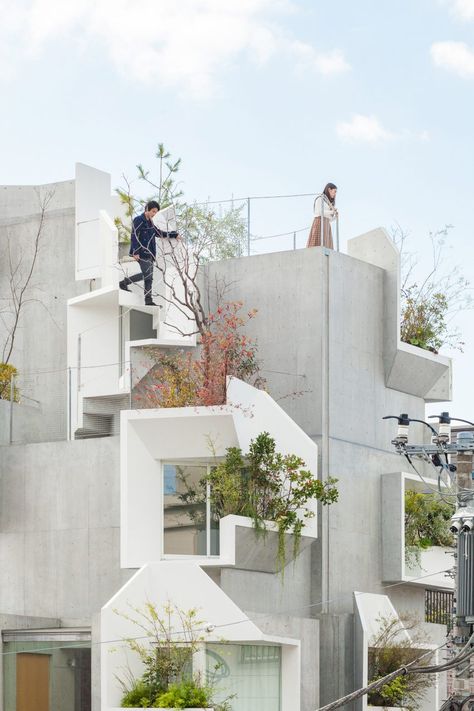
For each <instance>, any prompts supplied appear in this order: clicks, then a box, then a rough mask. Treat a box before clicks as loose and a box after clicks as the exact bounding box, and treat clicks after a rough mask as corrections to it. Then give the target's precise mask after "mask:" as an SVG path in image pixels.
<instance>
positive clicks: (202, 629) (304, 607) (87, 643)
mask: <svg viewBox="0 0 474 711" xmlns="http://www.w3.org/2000/svg"><path fill="white" fill-rule="evenodd" d="M449 570H450V568H445V569H444V570H439V571H437V572H435V573H429V574H428V575H420V576H418V577H416V578H410V580H409V581H407V580H402V581H400V582H398V583H390V584H389V585H382V586H381V588H382V589H383V590H386V589H388V588H395V587H398V586H400V585H407V583H414V582H417V581H418V580H424V579H426V578H431V577H433V576H435V575H441V574H442V573H447V572H449ZM371 594H372V593H370V592H363V591H361V592H354V593H345V594H342V595H338V596H336V597H334V598H331V599H330V600H320V601H318V602H313V603H309V604H307V605H300V606H298V607H291V608H288V609H286V610H280V611H276V612H271V613H268V614H266V615H260V616H259V618H258V619H257V620H256V621H255V622H253V620H252V619H251V618H249V617H246V618H244V619H241V620H234V621H232V622H223V623H221V624H218V625H213V624H212V623H207V624H206V625H205V626H203V627H200V628H197V629H196V630H194V632H195V633H200V632H207V633H209V632H210V631H214V630H216V629H223V628H226V627H234V626H235V625H241V624H246V623H248V622H251V623H252V624H255V625H257V624H258V623H259V622H261V621H262V620H264V619H266V618H269V617H275V616H276V615H289V614H291V613H292V612H299V611H301V610H307V609H310V608H313V607H320V606H322V605H327V604H331V603H334V602H339V601H341V600H344V599H346V598H347V597H350V596H352V595H355V596H362V595H371ZM45 629H46V631H47V629H48V628H45ZM26 631H29V632H31V629H29V628H28V629H25V630H18V632H26ZM65 631H67V628H65ZM169 634H170V635H178V634H182V631H181V630H176V631H171V632H170V633H169ZM146 639H150V635H139V636H137V637H127V638H126V639H124V638H123V637H121V638H119V639H111V640H99V641H97V642H93V641H89V640H87V641H84V642H81V643H78V644H77V645H74V643H71V644H70V643H68V642H64V645H65V647H64V648H65V649H70V648H74V647H77V648H80V649H83V648H89V647H91V646H100V645H103V644H120V643H123V644H127V642H128V640H129V641H141V640H146ZM27 641H28V640H23V641H22V642H12V643H15V644H23V643H25V642H27ZM222 643H223V644H224V643H225V640H224V641H223V642H222ZM443 646H444V645H443ZM54 649H57V646H56V647H41V648H38V649H35V650H34V651H35V652H48V651H51V650H54ZM433 651H436V650H433ZM17 652H18V650H16V651H9V652H3V651H2V652H1V653H0V656H5V655H11V654H17Z"/></svg>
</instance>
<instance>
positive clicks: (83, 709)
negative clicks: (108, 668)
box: [3, 630, 91, 711]
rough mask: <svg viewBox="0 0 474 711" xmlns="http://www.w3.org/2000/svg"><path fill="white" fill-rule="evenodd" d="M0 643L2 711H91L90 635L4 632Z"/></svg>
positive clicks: (83, 633) (37, 631)
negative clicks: (0, 655) (1, 658)
mask: <svg viewBox="0 0 474 711" xmlns="http://www.w3.org/2000/svg"><path fill="white" fill-rule="evenodd" d="M61 637H63V640H61ZM73 637H75V638H76V639H75V641H66V638H67V640H72V638H73ZM3 639H4V643H3V652H4V655H5V656H4V657H3V693H4V706H3V708H4V711H21V710H27V709H33V708H34V709H35V711H50V710H52V709H54V711H91V649H90V632H89V633H85V632H78V633H76V634H74V635H68V632H67V630H17V631H14V632H13V631H11V632H10V631H8V632H5V631H4V632H3Z"/></svg>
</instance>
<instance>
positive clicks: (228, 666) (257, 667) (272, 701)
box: [206, 644, 281, 711]
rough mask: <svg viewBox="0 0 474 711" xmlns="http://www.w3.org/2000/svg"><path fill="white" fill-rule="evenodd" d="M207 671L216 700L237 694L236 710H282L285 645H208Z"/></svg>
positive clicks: (233, 708)
mask: <svg viewBox="0 0 474 711" xmlns="http://www.w3.org/2000/svg"><path fill="white" fill-rule="evenodd" d="M206 674H207V678H208V680H209V683H210V684H211V685H212V686H215V688H216V689H217V694H216V700H217V701H218V702H222V701H224V699H226V698H228V697H229V696H233V698H232V700H231V702H230V705H231V708H232V711H248V709H258V711H279V709H280V703H281V701H280V699H281V692H280V688H281V648H280V647H275V646H268V645H263V644H208V645H206Z"/></svg>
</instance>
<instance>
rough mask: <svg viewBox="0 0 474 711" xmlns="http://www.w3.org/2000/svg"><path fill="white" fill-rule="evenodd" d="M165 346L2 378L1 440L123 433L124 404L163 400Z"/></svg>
mask: <svg viewBox="0 0 474 711" xmlns="http://www.w3.org/2000/svg"><path fill="white" fill-rule="evenodd" d="M161 350H162V348H160V347H147V348H143V347H140V348H132V349H131V353H132V354H133V359H132V360H130V361H126V360H124V359H123V360H121V361H120V362H117V363H106V364H97V365H88V364H82V365H81V366H80V367H74V368H72V367H70V368H62V369H55V370H49V371H47V370H42V371H36V372H19V373H18V374H17V375H14V376H13V377H12V378H11V379H9V381H8V382H7V383H2V384H1V385H2V387H1V389H0V445H8V444H25V443H35V442H54V441H60V440H68V439H93V438H98V437H112V436H115V435H118V434H120V413H121V411H122V410H130V409H150V408H156V407H158V406H159V399H158V398H157V397H156V396H155V395H154V393H155V387H156V385H157V383H156V379H157V377H158V374H157V371H156V368H155V365H156V358H157V354H158V353H160V352H161ZM166 350H167V352H168V353H169V352H170V348H169V347H168V348H167V349H166Z"/></svg>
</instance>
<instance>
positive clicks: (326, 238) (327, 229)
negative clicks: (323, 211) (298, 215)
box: [306, 217, 334, 249]
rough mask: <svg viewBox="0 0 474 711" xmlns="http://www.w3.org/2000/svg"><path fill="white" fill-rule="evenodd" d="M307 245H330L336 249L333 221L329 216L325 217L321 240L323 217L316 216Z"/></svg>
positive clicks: (330, 247)
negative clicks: (331, 221) (333, 239)
mask: <svg viewBox="0 0 474 711" xmlns="http://www.w3.org/2000/svg"><path fill="white" fill-rule="evenodd" d="M306 246H307V247H328V248H329V249H334V246H333V242H332V231H331V223H330V221H329V220H328V218H327V217H323V239H322V240H321V218H320V217H315V218H314V220H313V224H312V225H311V230H310V233H309V237H308V241H307V243H306Z"/></svg>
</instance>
